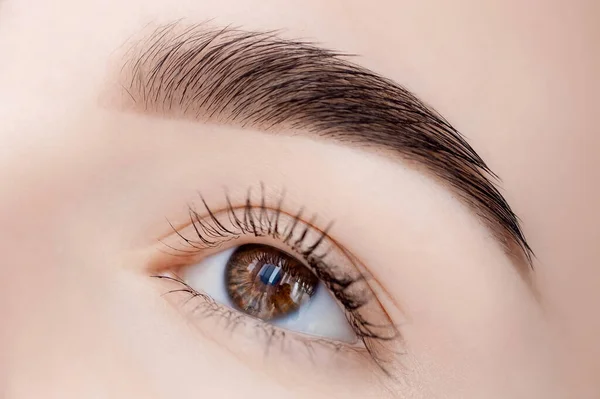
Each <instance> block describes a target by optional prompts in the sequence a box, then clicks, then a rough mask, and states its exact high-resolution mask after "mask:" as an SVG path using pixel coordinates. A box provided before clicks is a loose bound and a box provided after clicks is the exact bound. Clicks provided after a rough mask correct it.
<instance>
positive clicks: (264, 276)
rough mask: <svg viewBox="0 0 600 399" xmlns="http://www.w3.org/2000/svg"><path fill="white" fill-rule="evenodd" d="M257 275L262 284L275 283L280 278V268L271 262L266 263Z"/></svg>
mask: <svg viewBox="0 0 600 399" xmlns="http://www.w3.org/2000/svg"><path fill="white" fill-rule="evenodd" d="M258 277H259V278H260V281H262V283H263V284H264V285H277V283H279V281H280V280H281V268H280V267H278V266H275V265H273V264H266V265H264V266H263V267H262V269H261V270H260V272H259V273H258Z"/></svg>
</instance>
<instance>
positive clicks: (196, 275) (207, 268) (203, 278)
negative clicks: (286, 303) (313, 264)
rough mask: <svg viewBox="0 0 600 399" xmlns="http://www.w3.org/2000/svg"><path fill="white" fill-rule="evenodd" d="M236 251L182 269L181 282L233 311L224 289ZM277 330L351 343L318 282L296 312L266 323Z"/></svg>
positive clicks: (337, 310)
mask: <svg viewBox="0 0 600 399" xmlns="http://www.w3.org/2000/svg"><path fill="white" fill-rule="evenodd" d="M236 249H237V248H230V249H227V250H225V251H221V252H219V253H217V254H215V255H212V256H209V257H207V258H205V259H204V260H202V262H200V263H197V264H195V265H193V266H190V267H187V268H185V269H184V272H183V275H182V276H181V277H182V278H183V281H184V282H185V283H186V284H188V285H189V286H190V287H192V288H193V289H195V290H196V291H199V292H203V293H205V294H207V295H209V296H210V297H211V298H212V299H214V300H215V301H216V302H219V303H221V304H222V305H225V306H228V307H230V308H234V309H235V306H234V304H233V302H232V301H231V298H230V297H229V294H228V292H227V287H226V279H225V271H226V268H227V262H228V261H229V258H231V255H232V254H233V252H234V251H235V250H236ZM269 323H271V324H273V325H275V326H278V327H280V328H284V329H288V330H293V331H296V332H300V333H305V334H310V335H315V336H319V337H323V338H329V339H333V340H336V341H344V342H351V343H353V342H355V341H356V334H355V333H354V330H353V329H352V327H350V324H349V323H348V320H347V319H346V316H345V315H344V311H343V310H342V308H341V307H340V305H339V303H338V302H337V301H336V300H335V299H334V298H333V297H332V295H331V294H330V292H329V290H328V289H327V288H326V287H325V285H324V284H323V283H322V282H320V283H319V285H318V287H317V289H316V292H315V294H314V295H313V297H312V298H311V299H310V301H308V302H307V303H305V304H303V305H302V306H301V307H300V308H299V309H298V310H297V311H296V312H294V313H292V314H290V315H287V316H285V317H283V318H279V319H276V320H272V321H269Z"/></svg>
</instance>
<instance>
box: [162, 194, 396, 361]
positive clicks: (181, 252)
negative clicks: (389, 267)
mask: <svg viewBox="0 0 600 399" xmlns="http://www.w3.org/2000/svg"><path fill="white" fill-rule="evenodd" d="M265 191H266V190H265V189H264V187H263V186H261V198H260V202H259V203H258V204H255V203H254V202H253V200H252V196H251V190H248V192H247V195H246V197H245V198H244V197H238V198H236V200H232V199H231V198H230V197H229V196H228V195H227V194H226V195H225V199H224V200H223V201H221V204H220V206H219V205H217V206H214V207H213V208H211V207H209V206H208V204H207V202H206V201H205V200H204V199H203V198H201V200H202V207H203V209H202V210H201V211H199V210H197V209H198V208H196V207H195V206H194V205H190V206H189V208H188V218H189V219H188V223H184V224H183V225H182V226H180V227H175V226H174V225H173V224H172V223H169V224H170V226H171V227H172V229H173V230H174V232H173V234H170V235H168V236H166V237H163V238H162V239H161V240H160V244H161V249H160V250H159V251H160V252H161V253H162V256H157V258H156V263H155V264H154V266H151V268H152V269H153V270H155V271H156V272H157V273H156V274H155V277H158V278H160V279H161V280H163V281H164V282H165V284H169V285H168V291H166V293H167V294H172V295H170V297H172V298H173V300H174V302H176V304H177V305H178V308H180V309H181V310H184V311H185V312H186V313H187V314H189V315H191V317H192V320H193V321H194V324H195V325H196V326H197V327H198V328H199V330H201V332H202V333H203V334H205V335H207V336H210V337H211V338H212V339H215V340H217V341H219V342H222V343H223V344H224V345H228V346H229V347H230V348H231V349H232V351H234V352H236V353H242V352H243V353H246V352H248V351H259V352H260V350H261V348H262V350H263V351H264V352H269V353H270V354H271V353H272V349H269V348H277V349H279V350H280V352H281V353H286V354H298V353H305V354H307V355H308V357H309V358H310V360H311V362H313V361H315V359H317V358H318V359H324V358H327V357H328V356H327V355H331V356H332V357H336V356H342V358H343V359H340V360H341V363H340V364H349V363H352V362H349V359H353V360H354V361H356V362H358V363H361V362H364V359H365V358H370V359H371V360H374V364H375V365H376V366H377V367H378V368H380V369H382V370H385V365H386V364H387V363H388V362H390V361H391V360H392V359H393V357H394V356H395V354H396V353H397V350H398V348H399V347H400V346H401V344H400V341H401V340H400V339H399V333H398V330H397V328H396V326H395V325H394V324H393V323H392V322H391V320H390V318H389V316H388V314H387V312H386V311H385V309H384V308H383V306H382V304H381V301H380V300H379V298H378V295H376V294H375V289H378V292H379V293H380V295H384V292H383V290H381V288H380V286H379V285H378V283H377V282H376V281H375V280H374V279H373V278H372V277H371V275H370V274H369V273H368V271H367V268H366V267H365V266H364V265H362V264H361V263H360V261H359V260H358V258H357V257H355V256H354V255H353V254H352V252H351V251H349V250H348V249H347V248H345V247H344V246H343V245H341V243H338V242H337V241H336V240H334V239H333V237H332V236H331V235H330V228H331V226H332V224H331V223H329V224H324V227H323V223H319V222H318V217H317V216H316V215H315V214H313V216H312V217H310V218H308V219H305V217H304V215H306V213H307V212H306V211H305V209H304V208H303V207H300V209H298V208H296V210H295V212H294V211H290V210H289V209H286V204H284V200H283V195H282V194H281V195H279V196H277V195H274V196H268V195H266V193H265ZM234 203H237V205H234ZM319 226H322V227H321V228H320V227H319ZM173 284H177V286H175V287H174V286H173ZM374 287H376V288H374ZM388 300H389V299H388ZM226 331H227V332H228V334H223V333H224V332H226ZM298 344H300V345H298ZM254 355H256V353H255V354H254ZM336 367H337V366H336Z"/></svg>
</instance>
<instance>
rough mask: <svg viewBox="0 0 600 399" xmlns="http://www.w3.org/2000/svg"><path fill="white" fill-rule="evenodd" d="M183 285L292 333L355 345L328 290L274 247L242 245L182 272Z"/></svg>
mask: <svg viewBox="0 0 600 399" xmlns="http://www.w3.org/2000/svg"><path fill="white" fill-rule="evenodd" d="M182 279H183V281H184V282H185V283H186V284H188V285H189V286H190V287H191V288H193V289H194V290H197V291H201V292H204V293H206V294H208V295H210V296H211V297H212V299H214V300H215V301H216V302H219V303H221V304H223V305H225V306H228V307H230V308H234V309H237V310H239V311H240V312H243V313H245V314H247V315H249V316H251V317H255V318H258V319H261V320H264V321H266V322H269V323H271V324H273V325H275V326H278V327H280V328H285V329H288V330H291V331H296V332H300V333H305V334H310V335H315V336H319V337H325V338H330V339H334V340H338V341H345V342H350V343H353V342H356V341H357V338H356V334H355V333H354V331H353V329H352V327H350V324H349V323H348V320H347V318H346V315H345V314H344V312H343V310H342V308H341V307H340V305H339V304H338V303H337V301H336V300H335V299H334V298H333V297H332V296H331V294H330V292H329V290H328V289H327V287H326V286H325V285H324V284H323V282H321V281H320V280H319V278H318V277H317V276H316V275H315V274H314V273H313V272H312V271H310V270H309V269H308V268H307V267H306V266H305V265H304V264H303V263H302V262H301V261H300V260H298V259H296V258H295V257H293V256H292V255H289V254H287V253H285V252H283V251H281V250H279V249H277V248H274V247H271V246H268V245H261V244H246V245H241V246H238V247H235V248H231V249H228V250H225V251H221V252H219V253H217V254H214V255H212V256H209V257H207V258H206V259H204V260H202V261H201V262H200V263H198V264H195V265H193V266H189V267H187V268H185V269H184V270H183V273H182Z"/></svg>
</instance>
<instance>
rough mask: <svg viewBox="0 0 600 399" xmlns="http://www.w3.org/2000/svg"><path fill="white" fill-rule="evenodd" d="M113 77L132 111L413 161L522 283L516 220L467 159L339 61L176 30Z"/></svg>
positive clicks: (445, 134)
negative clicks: (306, 137) (464, 211)
mask: <svg viewBox="0 0 600 399" xmlns="http://www.w3.org/2000/svg"><path fill="white" fill-rule="evenodd" d="M120 78H121V87H122V88H123V90H124V91H125V92H126V93H127V96H126V97H127V102H128V104H129V105H130V106H131V107H132V108H134V109H136V110H138V111H142V112H146V113H154V114H160V115H166V116H169V117H181V118H190V119H196V120H199V121H205V122H218V123H222V124H230V125H234V126H241V127H252V128H255V129H258V130H263V131H267V132H273V133H285V132H289V131H293V132H294V133H295V134H296V133H306V134H311V135H314V136H315V137H318V138H322V139H325V140H334V141H335V142H337V143H341V144H347V145H351V146H359V147H367V148H374V149H384V150H385V151H386V153H391V154H396V155H398V156H400V157H402V158H404V159H406V160H409V161H413V163H416V164H418V165H420V166H421V167H424V168H425V169H426V171H427V172H429V173H430V174H432V175H433V176H434V177H436V178H437V180H439V181H441V182H442V183H444V184H445V185H446V186H447V187H449V188H450V189H451V190H452V191H453V192H454V193H455V195H457V196H458V197H459V198H460V199H461V200H463V201H464V202H465V203H466V204H467V205H468V206H469V208H470V209H472V210H473V211H474V212H475V213H476V215H477V216H479V217H480V219H481V220H482V221H483V222H484V223H485V224H486V225H487V226H488V227H489V228H490V230H491V231H492V232H493V235H494V236H495V237H496V238H497V239H498V240H499V241H500V243H501V245H502V246H503V247H504V248H505V250H506V252H507V253H508V254H509V255H511V257H513V259H516V260H517V264H521V265H523V267H522V269H524V270H521V272H522V274H523V273H524V272H525V273H526V274H527V273H528V271H529V270H530V268H531V264H532V262H531V259H532V251H531V248H530V246H529V245H528V243H527V241H526V239H525V236H524V234H523V231H522V229H521V226H520V223H519V219H518V218H517V216H516V215H515V213H514V212H513V211H512V209H511V207H510V206H509V204H508V203H507V201H506V200H505V199H504V197H503V196H502V194H501V193H500V192H499V191H498V189H497V188H496V186H495V185H494V183H493V181H494V180H496V176H495V175H494V174H493V173H492V172H491V171H490V169H489V168H488V166H487V165H486V164H485V162H484V161H483V160H482V159H481V157H480V156H479V155H478V154H477V153H476V152H475V150H474V149H473V148H472V147H471V146H470V145H469V144H468V143H467V142H466V141H465V139H464V138H463V137H462V135H461V134H460V133H459V132H458V131H457V130H456V129H455V128H454V127H452V125H450V123H449V122H448V121H446V120H445V119H444V118H443V117H442V116H441V115H439V114H438V113H437V112H435V111H434V110H433V109H432V108H431V107H429V106H427V105H425V104H424V103H423V102H422V101H421V100H419V99H418V98H417V97H416V96H415V95H413V94H412V93H411V92H409V91H408V90H406V89H405V88H403V87H402V86H400V85H398V84H397V83H395V82H393V81H391V80H389V79H387V78H385V77H382V76H380V75H378V74H376V73H374V72H372V71H370V70H368V69H365V68H363V67H361V66H359V65H357V64H355V63H353V62H351V61H350V60H349V56H348V55H345V54H341V53H338V52H335V51H331V50H327V49H324V48H321V47H318V46H316V45H314V44H313V43H310V42H306V41H298V40H288V39H283V38H281V37H279V35H278V32H250V31H244V30H240V29H235V28H230V27H228V28H223V29H214V28H211V27H209V26H207V25H204V24H200V25H184V24H182V23H180V22H176V23H172V24H169V25H164V26H160V27H158V28H156V29H155V30H154V31H152V32H150V34H149V35H147V36H144V37H142V39H139V40H137V41H135V42H134V43H133V44H132V45H131V47H130V49H129V50H128V51H127V52H126V55H125V62H124V66H123V68H122V71H121V76H120Z"/></svg>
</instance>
